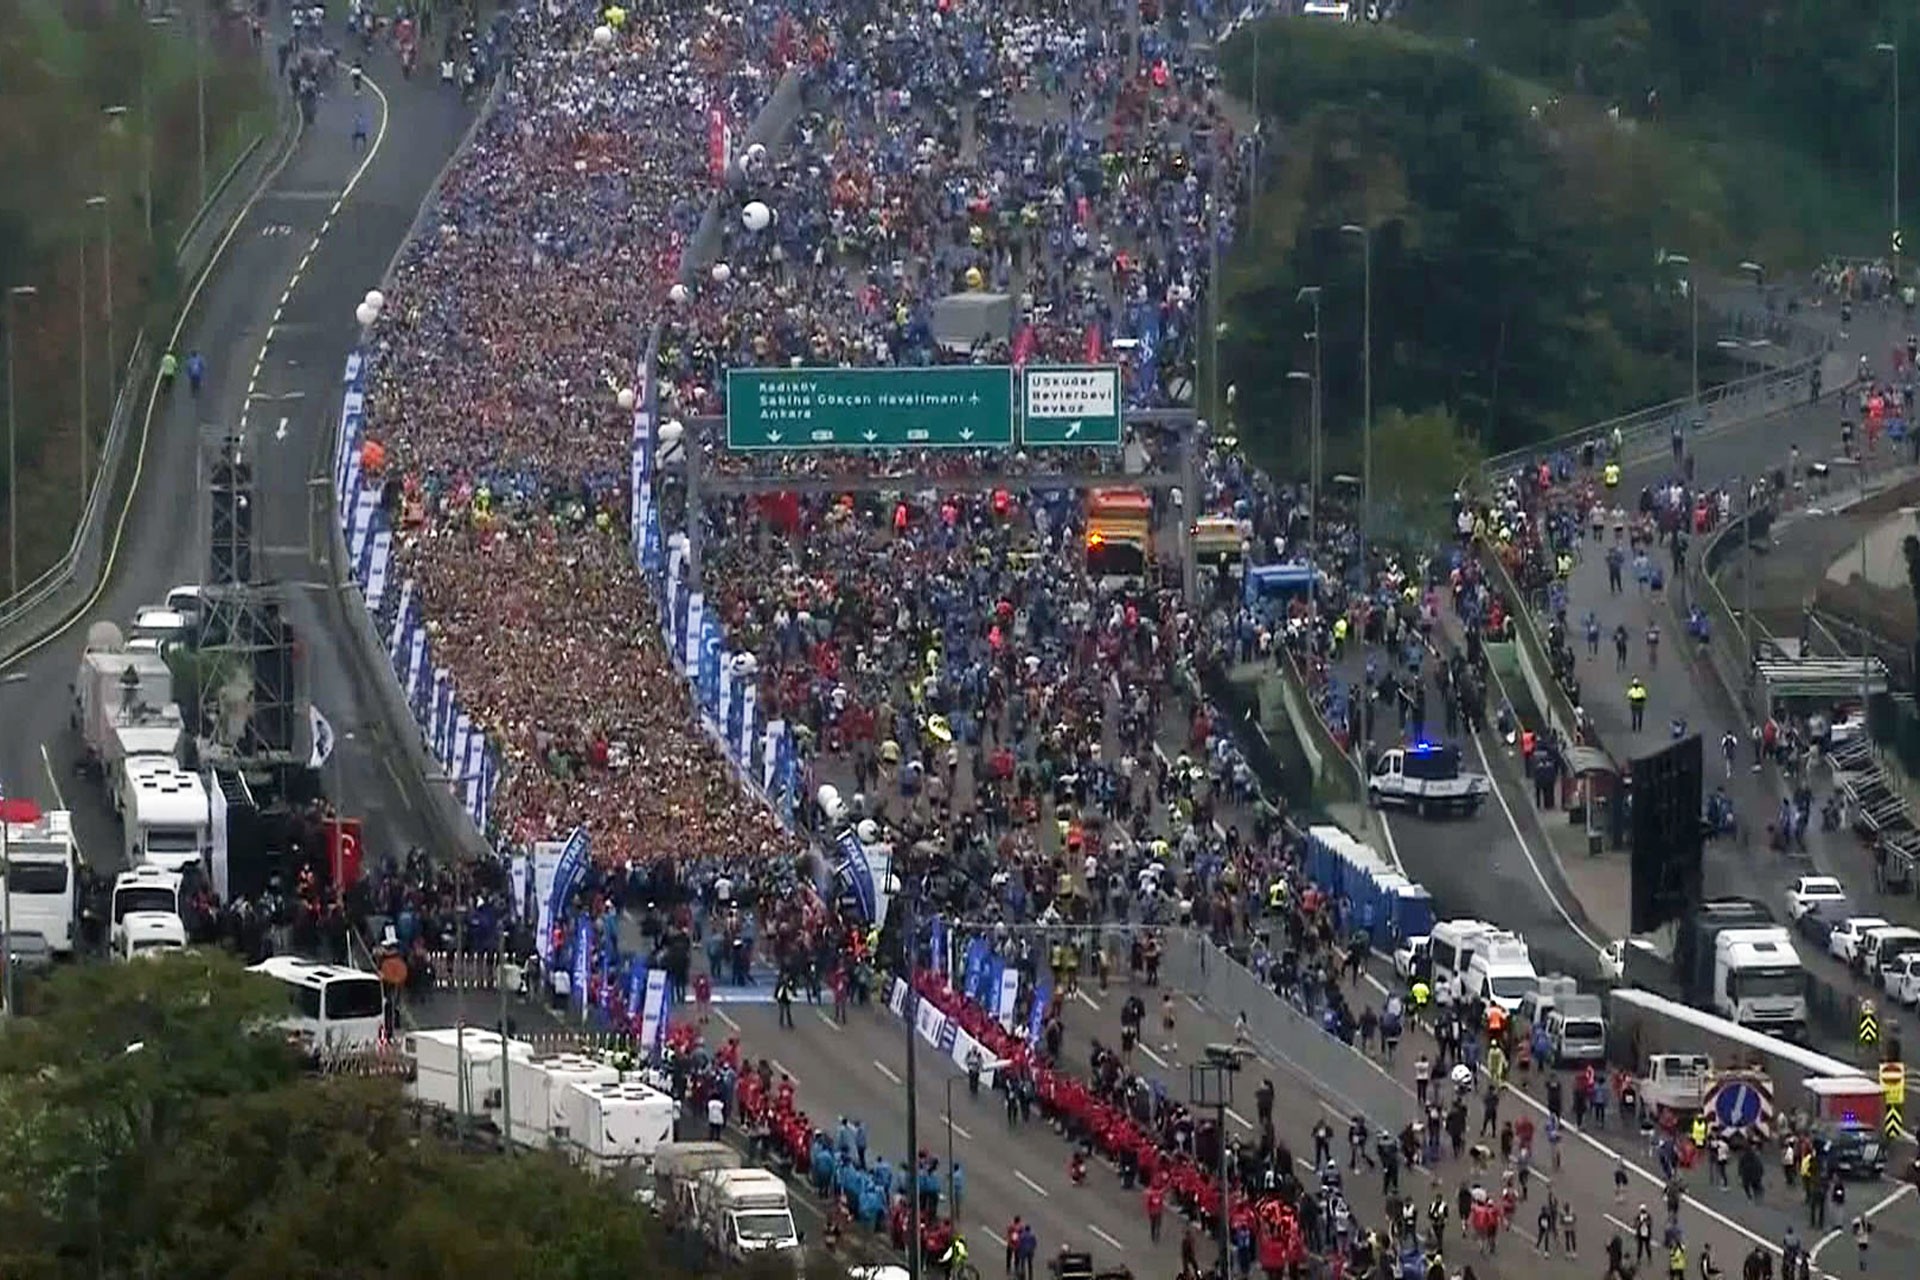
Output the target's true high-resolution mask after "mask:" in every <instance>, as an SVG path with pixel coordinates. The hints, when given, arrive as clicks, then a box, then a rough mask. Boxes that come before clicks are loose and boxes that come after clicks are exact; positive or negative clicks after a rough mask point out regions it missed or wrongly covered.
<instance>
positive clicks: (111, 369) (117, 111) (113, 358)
mask: <svg viewBox="0 0 1920 1280" xmlns="http://www.w3.org/2000/svg"><path fill="white" fill-rule="evenodd" d="M102 113H103V114H104V115H105V116H106V117H107V119H108V120H109V121H112V122H115V123H118V122H120V121H124V120H125V119H126V118H127V109H126V108H125V107H123V106H116V107H104V108H102ZM99 200H100V203H99V204H98V205H96V206H95V207H96V208H98V209H99V210H100V236H101V250H100V256H101V259H102V262H103V263H104V265H105V267H106V285H105V288H106V294H105V303H106V308H107V394H108V396H109V398H111V397H112V396H113V395H114V394H115V393H116V392H118V391H119V389H120V365H119V363H118V361H119V358H120V353H119V351H118V350H117V349H116V348H115V346H114V341H113V327H114V326H113V210H112V208H111V206H110V205H109V204H108V203H107V197H106V196H104V195H103V196H101V197H99ZM87 203H88V204H93V201H91V200H89V201H88V202H87Z"/></svg>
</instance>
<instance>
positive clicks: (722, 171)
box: [707, 107, 733, 182]
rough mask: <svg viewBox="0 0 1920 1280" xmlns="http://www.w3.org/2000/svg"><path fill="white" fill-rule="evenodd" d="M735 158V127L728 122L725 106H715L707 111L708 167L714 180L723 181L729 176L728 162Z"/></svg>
mask: <svg viewBox="0 0 1920 1280" xmlns="http://www.w3.org/2000/svg"><path fill="white" fill-rule="evenodd" d="M732 159H733V129H732V127H731V126H729V125H728V124H727V111H726V108H725V107H713V108H711V109H709V110H708V112H707V167H708V168H709V169H711V170H712V171H713V180H714V181H715V182H719V181H721V180H722V179H723V178H725V177H726V176H727V164H728V162H729V161H731V160H732Z"/></svg>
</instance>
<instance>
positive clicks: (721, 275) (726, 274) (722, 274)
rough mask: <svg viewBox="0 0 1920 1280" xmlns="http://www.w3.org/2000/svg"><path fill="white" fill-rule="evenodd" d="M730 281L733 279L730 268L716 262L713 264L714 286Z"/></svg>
mask: <svg viewBox="0 0 1920 1280" xmlns="http://www.w3.org/2000/svg"><path fill="white" fill-rule="evenodd" d="M731 279H733V268H732V267H730V266H728V265H727V264H726V263H724V262H716V263H714V264H713V282H714V283H715V284H725V283H726V282H727V281H729V280H731Z"/></svg>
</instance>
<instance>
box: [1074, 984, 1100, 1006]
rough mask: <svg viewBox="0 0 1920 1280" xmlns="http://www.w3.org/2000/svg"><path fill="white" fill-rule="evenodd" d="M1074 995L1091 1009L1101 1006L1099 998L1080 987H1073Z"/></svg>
mask: <svg viewBox="0 0 1920 1280" xmlns="http://www.w3.org/2000/svg"><path fill="white" fill-rule="evenodd" d="M1073 996H1074V999H1076V1000H1079V1001H1080V1002H1081V1003H1083V1004H1085V1005H1086V1006H1087V1008H1089V1009H1095V1010H1097V1009H1099V1007H1100V1002H1099V1001H1098V1000H1095V999H1094V998H1093V997H1092V996H1090V995H1088V994H1087V993H1086V992H1084V991H1082V990H1081V989H1080V988H1079V987H1075V988H1074V989H1073Z"/></svg>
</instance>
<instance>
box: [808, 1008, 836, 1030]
mask: <svg viewBox="0 0 1920 1280" xmlns="http://www.w3.org/2000/svg"><path fill="white" fill-rule="evenodd" d="M813 1016H814V1017H816V1018H818V1019H820V1021H821V1022H823V1023H825V1024H826V1026H827V1029H828V1030H829V1031H839V1030H840V1029H841V1027H840V1024H839V1023H837V1022H835V1021H834V1020H833V1017H832V1015H830V1014H828V1013H827V1012H826V1011H825V1010H822V1009H815V1010H814V1011H813Z"/></svg>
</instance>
